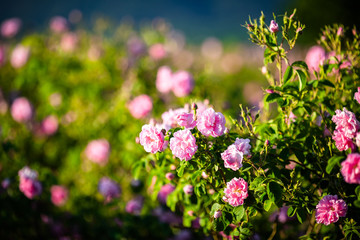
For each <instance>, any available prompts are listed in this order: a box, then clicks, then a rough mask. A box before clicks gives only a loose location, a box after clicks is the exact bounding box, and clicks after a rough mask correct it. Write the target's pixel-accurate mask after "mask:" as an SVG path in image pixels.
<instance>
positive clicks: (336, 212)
mask: <svg viewBox="0 0 360 240" xmlns="http://www.w3.org/2000/svg"><path fill="white" fill-rule="evenodd" d="M346 212H347V205H346V203H345V201H344V200H342V199H338V197H337V195H327V196H325V197H323V199H321V200H320V201H319V203H318V205H316V213H315V218H316V222H317V223H322V224H325V225H329V224H331V223H335V222H337V221H338V220H339V217H345V216H346Z"/></svg>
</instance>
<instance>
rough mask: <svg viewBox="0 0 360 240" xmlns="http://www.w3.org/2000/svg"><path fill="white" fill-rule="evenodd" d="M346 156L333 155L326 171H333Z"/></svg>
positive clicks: (328, 172)
mask: <svg viewBox="0 0 360 240" xmlns="http://www.w3.org/2000/svg"><path fill="white" fill-rule="evenodd" d="M343 158H344V157H343V156H333V157H332V158H330V159H329V160H328V163H327V166H326V173H327V174H330V173H331V171H332V170H333V168H334V167H335V166H336V165H339V166H340V164H339V162H340V161H341V160H342V159H343Z"/></svg>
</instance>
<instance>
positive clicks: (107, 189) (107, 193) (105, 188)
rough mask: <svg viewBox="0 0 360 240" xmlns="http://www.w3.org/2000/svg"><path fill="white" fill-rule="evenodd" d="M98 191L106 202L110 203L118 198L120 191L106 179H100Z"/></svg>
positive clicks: (114, 183) (112, 182)
mask: <svg viewBox="0 0 360 240" xmlns="http://www.w3.org/2000/svg"><path fill="white" fill-rule="evenodd" d="M98 190H99V192H100V193H101V195H103V196H104V198H105V201H106V202H110V201H111V200H112V199H113V198H116V197H119V196H120V193H121V189H120V187H119V186H118V184H117V183H116V182H115V181H113V180H111V179H110V178H108V177H103V178H101V179H100V181H99V184H98Z"/></svg>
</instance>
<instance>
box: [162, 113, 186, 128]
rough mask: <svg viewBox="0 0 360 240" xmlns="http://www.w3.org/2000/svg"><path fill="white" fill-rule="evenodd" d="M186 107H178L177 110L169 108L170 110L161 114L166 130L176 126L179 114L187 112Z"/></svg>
mask: <svg viewBox="0 0 360 240" xmlns="http://www.w3.org/2000/svg"><path fill="white" fill-rule="evenodd" d="M186 112H187V111H186V109H185V108H178V109H175V110H172V109H169V111H167V112H164V113H163V114H162V115H161V118H162V120H163V125H164V128H165V129H166V130H169V129H170V128H174V127H176V126H177V123H178V121H177V116H178V115H179V114H182V113H186Z"/></svg>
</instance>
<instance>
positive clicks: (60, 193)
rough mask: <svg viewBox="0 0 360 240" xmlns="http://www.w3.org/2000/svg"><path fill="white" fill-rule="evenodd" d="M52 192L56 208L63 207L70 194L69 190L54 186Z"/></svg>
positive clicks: (52, 199)
mask: <svg viewBox="0 0 360 240" xmlns="http://www.w3.org/2000/svg"><path fill="white" fill-rule="evenodd" d="M50 191H51V201H52V203H53V204H55V205H56V206H63V205H64V204H65V203H66V201H67V199H68V195H69V192H68V190H67V189H66V188H65V187H63V186H60V185H54V186H52V187H51V188H50Z"/></svg>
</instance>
